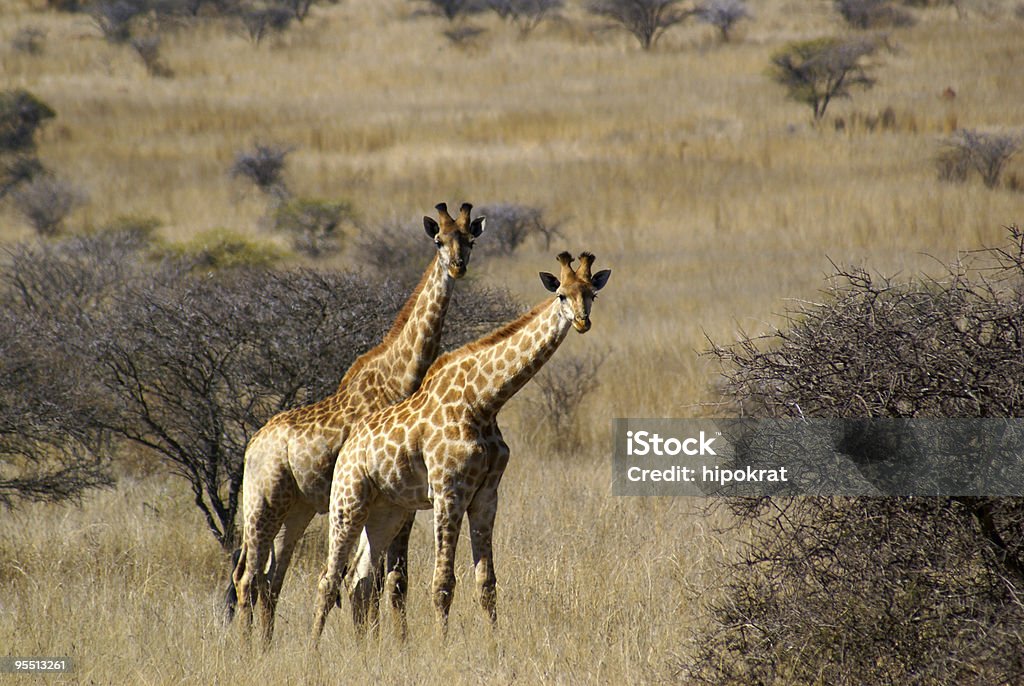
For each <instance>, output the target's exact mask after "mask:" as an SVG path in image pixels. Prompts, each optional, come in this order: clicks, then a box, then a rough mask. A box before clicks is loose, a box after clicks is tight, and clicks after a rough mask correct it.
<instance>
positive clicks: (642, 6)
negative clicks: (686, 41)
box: [586, 0, 692, 50]
mask: <svg viewBox="0 0 1024 686" xmlns="http://www.w3.org/2000/svg"><path fill="white" fill-rule="evenodd" d="M680 4H681V0H591V1H590V2H588V3H587V6H586V7H587V11H588V12H590V13H591V14H595V15H597V16H599V17H604V18H606V19H610V20H612V21H613V22H615V24H617V25H619V26H620V27H622V28H624V29H626V30H627V31H629V32H630V33H631V34H633V36H634V37H635V38H636V39H637V40H638V41H639V42H640V47H642V48H643V49H644V50H650V49H651V48H652V47H653V46H654V44H655V43H657V42H658V39H659V38H661V36H662V35H663V34H664V33H665V31H667V30H668V29H670V28H672V27H673V26H675V25H676V24H680V23H682V22H683V21H685V20H686V18H687V17H689V16H690V14H691V13H692V12H691V11H689V10H684V9H680V7H679V5H680Z"/></svg>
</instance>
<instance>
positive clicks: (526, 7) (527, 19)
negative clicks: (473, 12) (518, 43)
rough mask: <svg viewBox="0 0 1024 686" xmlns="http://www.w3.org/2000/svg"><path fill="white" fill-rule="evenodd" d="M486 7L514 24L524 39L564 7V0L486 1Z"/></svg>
mask: <svg viewBox="0 0 1024 686" xmlns="http://www.w3.org/2000/svg"><path fill="white" fill-rule="evenodd" d="M487 5H488V7H490V8H491V9H492V10H493V11H494V13H495V14H497V15H498V16H499V17H501V18H502V19H504V20H505V21H507V22H510V23H512V24H514V25H515V26H516V28H518V29H519V35H520V36H523V37H525V36H528V35H529V34H530V33H532V32H533V30H534V29H536V28H537V27H538V26H539V25H540V23H541V22H542V21H544V20H545V19H548V18H550V17H553V16H555V15H556V14H557V13H558V11H559V10H561V9H562V8H563V7H565V0H488V3H487Z"/></svg>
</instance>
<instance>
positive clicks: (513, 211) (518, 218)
mask: <svg viewBox="0 0 1024 686" xmlns="http://www.w3.org/2000/svg"><path fill="white" fill-rule="evenodd" d="M480 214H482V215H483V216H485V217H487V234H488V236H487V239H486V240H485V241H483V242H482V243H481V244H480V246H479V247H480V249H481V250H482V251H483V252H484V253H485V254H497V255H511V254H512V253H514V252H515V251H516V250H518V249H519V247H520V246H521V245H522V244H523V243H524V242H526V241H527V240H528V239H529V238H531V237H533V236H536V237H537V238H538V239H540V240H542V241H543V242H544V249H545V250H550V249H551V241H552V239H554V238H555V237H556V236H558V237H564V236H562V232H561V224H560V223H556V222H550V221H547V220H545V219H544V211H543V210H541V209H540V208H538V207H530V206H527V205H517V204H515V203H500V204H497V205H488V206H486V207H481V208H480Z"/></svg>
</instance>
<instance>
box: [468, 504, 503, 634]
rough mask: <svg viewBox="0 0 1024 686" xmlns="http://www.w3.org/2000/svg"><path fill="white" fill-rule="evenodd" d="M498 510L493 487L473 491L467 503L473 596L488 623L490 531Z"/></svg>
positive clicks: (491, 605)
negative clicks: (474, 593) (473, 578)
mask: <svg viewBox="0 0 1024 686" xmlns="http://www.w3.org/2000/svg"><path fill="white" fill-rule="evenodd" d="M497 510H498V493H497V491H495V490H486V491H479V492H477V494H476V496H474V498H473V502H472V503H471V504H470V506H469V511H468V514H469V540H470V544H471V545H472V547H473V567H474V569H475V572H476V590H477V599H478V600H479V601H480V606H481V607H482V608H483V610H484V613H485V614H486V615H487V617H488V619H490V620H491V625H492V626H493V625H494V624H496V623H497V621H498V612H497V600H498V594H497V578H496V577H495V575H494V552H493V549H492V546H491V540H492V536H493V534H494V516H495V514H496V513H497Z"/></svg>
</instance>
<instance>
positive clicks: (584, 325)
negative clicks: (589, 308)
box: [572, 317, 590, 333]
mask: <svg viewBox="0 0 1024 686" xmlns="http://www.w3.org/2000/svg"><path fill="white" fill-rule="evenodd" d="M572 325H573V326H574V327H575V328H576V330H577V331H579V332H580V333H586V332H588V331H590V317H587V318H585V319H581V318H579V317H577V318H576V319H574V320H573V321H572Z"/></svg>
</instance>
